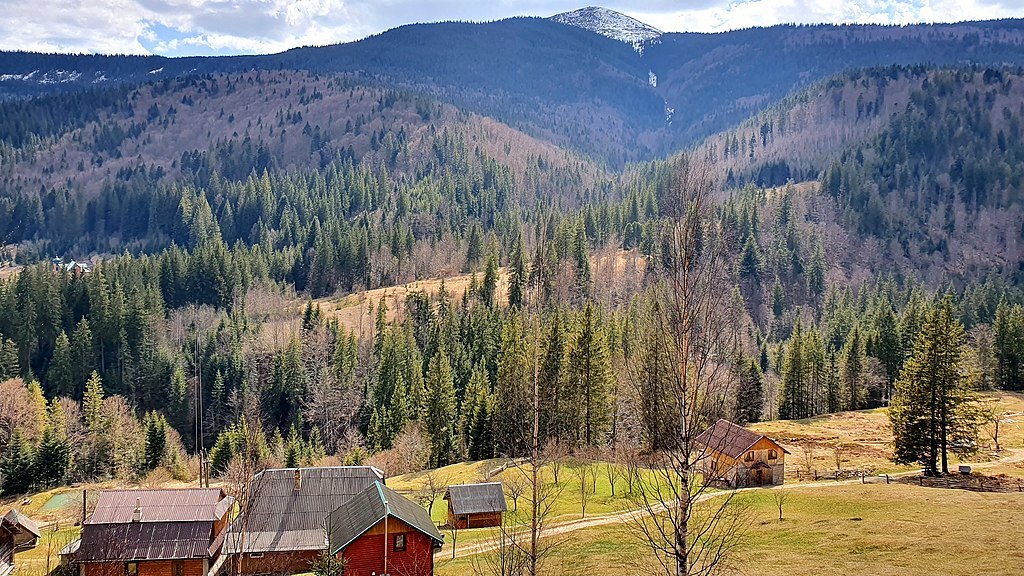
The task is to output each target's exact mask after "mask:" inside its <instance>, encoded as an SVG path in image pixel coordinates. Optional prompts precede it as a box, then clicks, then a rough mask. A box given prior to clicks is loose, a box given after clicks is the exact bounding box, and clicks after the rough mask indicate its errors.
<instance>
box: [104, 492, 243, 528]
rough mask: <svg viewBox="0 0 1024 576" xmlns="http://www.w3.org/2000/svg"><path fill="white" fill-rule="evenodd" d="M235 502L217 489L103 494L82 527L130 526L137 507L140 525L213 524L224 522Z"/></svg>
mask: <svg viewBox="0 0 1024 576" xmlns="http://www.w3.org/2000/svg"><path fill="white" fill-rule="evenodd" d="M234 501H235V499H234V498H232V497H231V496H227V495H225V494H224V491H223V490H221V489H220V488H171V489H162V490H104V491H102V492H100V497H99V500H98V501H97V502H96V509H95V510H93V513H92V515H91V516H89V518H88V519H87V520H86V521H85V523H86V524H123V523H130V522H132V517H133V516H134V515H135V508H136V506H137V507H138V508H140V509H141V510H142V520H141V522H142V523H148V522H213V521H214V520H218V519H220V518H223V517H224V515H225V514H226V513H227V512H228V510H230V509H231V505H232V504H234ZM137 523H138V522H136V524H137Z"/></svg>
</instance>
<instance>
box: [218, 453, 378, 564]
mask: <svg viewBox="0 0 1024 576" xmlns="http://www.w3.org/2000/svg"><path fill="white" fill-rule="evenodd" d="M296 470H298V472H299V474H300V475H301V482H300V486H299V488H298V489H297V490H296V488H295V472H296ZM383 480H384V474H383V473H382V472H381V471H380V470H378V469H376V468H373V467H371V466H334V467H322V468H299V469H296V468H281V469H274V470H266V471H264V472H261V473H259V474H257V475H256V476H254V477H253V479H252V481H251V482H250V488H249V491H250V494H251V497H250V500H251V504H250V505H249V506H247V508H248V509H247V510H244V511H243V513H242V514H241V515H239V517H238V518H236V519H235V521H234V522H232V523H231V528H230V532H229V533H228V536H227V540H226V542H225V544H224V551H225V552H226V553H238V552H239V551H241V549H242V548H243V547H244V549H245V552H274V551H286V550H323V549H324V546H325V545H326V540H325V534H326V532H325V522H326V520H327V516H328V515H329V514H330V513H331V512H333V511H334V510H336V509H337V508H338V507H339V506H341V505H342V504H344V503H345V502H346V501H348V500H349V499H350V498H351V497H352V496H354V495H356V494H358V493H359V492H361V491H363V490H364V489H366V488H367V487H368V486H372V485H373V484H374V483H375V482H378V481H383Z"/></svg>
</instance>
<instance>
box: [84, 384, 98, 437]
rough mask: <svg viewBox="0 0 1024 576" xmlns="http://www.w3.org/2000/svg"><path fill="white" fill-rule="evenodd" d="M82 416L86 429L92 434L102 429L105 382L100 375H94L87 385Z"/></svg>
mask: <svg viewBox="0 0 1024 576" xmlns="http://www.w3.org/2000/svg"><path fill="white" fill-rule="evenodd" d="M82 415H83V416H84V417H85V427H86V428H87V429H88V430H89V431H90V432H95V431H98V430H99V429H100V428H101V427H102V419H103V382H102V381H101V380H100V375H99V374H97V373H96V372H93V373H92V376H90V377H89V381H88V382H86V383H85V396H83V398H82Z"/></svg>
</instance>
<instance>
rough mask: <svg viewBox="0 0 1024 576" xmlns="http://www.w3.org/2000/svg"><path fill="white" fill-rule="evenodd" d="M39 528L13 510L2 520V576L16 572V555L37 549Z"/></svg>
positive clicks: (0, 551) (0, 557) (0, 548)
mask: <svg viewBox="0 0 1024 576" xmlns="http://www.w3.org/2000/svg"><path fill="white" fill-rule="evenodd" d="M38 543H39V527H38V526H36V523H35V522H33V521H32V520H31V519H30V518H29V517H28V516H25V515H24V514H22V513H20V512H18V511H17V510H14V509H11V511H10V512H8V513H7V514H5V515H4V516H3V518H0V576H7V574H10V573H11V572H13V571H14V553H15V552H20V551H22V550H28V549H29V548H35V547H36V544H38Z"/></svg>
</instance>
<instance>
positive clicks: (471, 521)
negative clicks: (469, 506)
mask: <svg viewBox="0 0 1024 576" xmlns="http://www.w3.org/2000/svg"><path fill="white" fill-rule="evenodd" d="M448 525H449V526H455V527H456V528H458V529H459V530H465V529H467V528H487V527H489V526H501V512H490V513H486V514H462V515H460V516H458V517H456V516H455V515H454V514H452V511H451V510H448Z"/></svg>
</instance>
